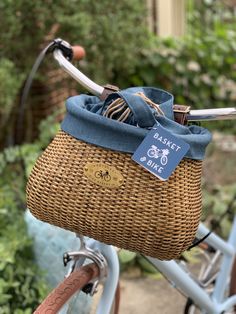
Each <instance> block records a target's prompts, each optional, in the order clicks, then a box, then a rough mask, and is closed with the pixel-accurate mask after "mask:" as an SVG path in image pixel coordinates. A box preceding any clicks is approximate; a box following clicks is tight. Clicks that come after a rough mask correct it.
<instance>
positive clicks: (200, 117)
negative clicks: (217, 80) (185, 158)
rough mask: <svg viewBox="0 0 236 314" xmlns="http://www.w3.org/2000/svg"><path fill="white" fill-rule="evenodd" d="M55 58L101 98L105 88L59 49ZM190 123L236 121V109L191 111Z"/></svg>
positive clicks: (78, 53)
mask: <svg viewBox="0 0 236 314" xmlns="http://www.w3.org/2000/svg"><path fill="white" fill-rule="evenodd" d="M71 48H72V49H73V53H74V59H81V58H82V57H84V56H85V51H84V49H83V48H82V47H80V46H74V47H71ZM53 55H54V58H55V59H56V60H57V62H58V63H59V65H60V66H61V67H62V68H63V69H64V70H65V71H66V72H67V73H68V74H69V75H70V76H72V77H73V78H74V79H75V80H76V81H77V82H79V83H80V84H81V85H82V86H83V87H85V88H86V89H87V90H88V91H89V92H90V93H92V94H93V95H95V96H98V97H100V96H101V95H102V94H103V92H104V87H102V86H100V85H98V84H96V83H95V82H93V81H92V80H90V79H89V78H88V77H87V76H86V75H84V74H83V73H82V72H81V71H79V70H78V69H77V68H76V67H75V66H74V65H73V64H72V63H71V62H70V61H68V60H67V59H66V58H65V57H64V55H63V53H62V51H61V50H60V49H59V48H57V49H55V50H54V52H53ZM187 120H188V121H213V120H236V107H232V108H217V109H216V108H213V109H200V110H190V112H189V113H188V115H187Z"/></svg>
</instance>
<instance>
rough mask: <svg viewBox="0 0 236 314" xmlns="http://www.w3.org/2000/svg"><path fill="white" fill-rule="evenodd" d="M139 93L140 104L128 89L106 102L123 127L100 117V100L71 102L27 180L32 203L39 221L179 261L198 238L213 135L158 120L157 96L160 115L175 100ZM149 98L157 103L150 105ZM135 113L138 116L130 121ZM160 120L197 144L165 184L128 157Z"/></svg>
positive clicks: (151, 92)
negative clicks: (204, 177) (204, 162)
mask: <svg viewBox="0 0 236 314" xmlns="http://www.w3.org/2000/svg"><path fill="white" fill-rule="evenodd" d="M135 91H136V89H135ZM138 91H140V89H138ZM141 91H142V95H144V94H145V95H144V96H142V97H144V98H142V99H141V98H140V96H134V94H133V89H131V92H132V93H130V94H129V92H124V94H122V93H119V95H116V96H115V95H114V94H112V97H110V98H112V100H110V98H109V100H108V103H109V104H108V107H106V102H105V112H106V113H107V115H108V114H110V115H113V116H114V114H113V113H114V110H117V106H118V107H119V113H120V112H121V111H122V110H123V112H124V114H123V113H121V116H122V117H123V118H124V119H126V121H124V122H126V123H123V122H118V121H114V120H112V119H111V118H109V117H107V116H104V115H102V114H101V112H102V111H101V108H104V103H101V102H99V99H98V98H97V97H95V96H86V95H81V96H76V97H72V98H71V99H69V100H68V101H67V116H66V117H65V119H64V121H63V123H62V130H61V131H59V133H58V134H57V135H56V137H55V138H54V140H53V141H52V143H51V144H50V145H49V146H48V147H47V149H46V150H45V152H44V153H43V154H42V156H41V157H39V159H38V160H37V162H36V164H35V166H34V168H33V170H32V173H31V175H30V178H29V181H28V185H27V206H28V208H29V209H30V211H31V212H32V214H33V215H34V216H35V217H37V218H38V219H40V220H43V221H45V222H48V223H50V224H53V225H56V226H59V227H62V228H64V229H68V230H70V231H74V232H76V233H78V234H82V235H85V236H89V237H92V238H94V239H97V240H99V241H101V242H104V243H107V244H112V245H115V246H117V247H120V248H125V249H128V250H131V251H137V252H140V253H142V254H145V255H148V256H153V257H156V258H159V259H162V260H169V259H173V258H177V257H179V255H180V254H181V253H182V252H183V251H184V250H186V249H187V248H188V247H189V246H190V245H191V243H192V241H193V240H194V237H195V234H196V230H197V227H198V224H199V221H200V215H201V169H202V160H201V159H202V158H201V157H202V156H203V151H204V149H202V147H203V146H201V147H200V149H199V147H198V145H205V146H206V145H207V143H208V142H209V134H208V133H207V132H206V131H204V129H202V128H199V127H197V126H196V127H192V128H190V129H188V127H184V126H180V125H179V124H177V123H176V122H173V121H172V120H171V119H169V118H168V117H167V116H165V117H163V116H162V117H161V118H159V117H157V116H155V115H153V112H154V111H155V113H154V114H156V108H157V105H155V103H153V99H154V100H155V101H156V102H160V103H161V101H162V102H163V104H162V105H163V106H162V107H159V109H158V110H159V113H162V112H163V113H165V115H167V114H168V110H167V109H168V108H169V109H170V111H171V110H172V104H173V98H172V96H171V95H170V94H168V93H166V92H164V91H161V90H156V89H153V88H152V89H148V88H142V90H141ZM120 94H121V97H123V95H124V96H125V97H124V98H125V100H126V101H127V104H128V105H129V110H127V109H128V108H126V107H125V106H126V105H124V102H123V101H120V100H119V99H118V98H119V97H120ZM130 95H131V96H130ZM135 95H137V94H135ZM151 96H152V97H153V99H152V102H151V101H149V100H147V97H151ZM117 97H118V98H117ZM113 98H114V99H115V100H114V99H113ZM117 99H118V100H117ZM143 99H144V100H143ZM110 102H111V103H110ZM131 102H132V103H131ZM147 103H148V104H147ZM151 106H152V107H151ZM106 108H108V110H107V109H106ZM150 108H151V109H150ZM120 109H122V110H120ZM130 113H131V114H132V113H134V115H132V116H131V119H130V118H129V116H130ZM129 119H130V120H129ZM136 119H137V120H136ZM156 119H157V120H158V119H159V123H163V125H165V127H168V128H169V129H170V130H171V129H172V130H173V132H177V133H176V134H177V136H179V134H182V135H181V136H182V137H183V136H184V137H186V139H187V141H188V142H189V144H190V147H191V146H192V148H190V150H189V155H191V156H192V155H194V157H195V159H194V158H184V159H182V161H181V162H180V164H179V165H178V166H177V168H176V169H175V171H174V172H173V173H172V175H171V176H170V177H169V179H168V180H167V181H161V180H160V179H158V178H156V177H155V176H154V175H153V174H151V173H150V172H148V171H147V170H145V169H144V168H142V167H141V166H140V165H139V164H137V163H135V162H134V161H133V160H132V159H131V153H132V152H134V151H135V150H136V147H137V146H139V145H140V143H141V142H142V140H143V138H145V136H146V134H147V133H148V129H149V128H150V126H151V125H153V123H155V121H156ZM127 121H128V122H127ZM130 121H131V122H130ZM137 121H138V124H139V126H137ZM127 123H130V124H129V125H128V124H127ZM132 123H133V125H131V124H132ZM141 124H142V125H141ZM185 134H187V136H185ZM197 140H199V143H200V144H198V142H197ZM196 142H197V144H195V143H196ZM204 148H205V147H204ZM199 156H200V158H199ZM187 157H188V156H187Z"/></svg>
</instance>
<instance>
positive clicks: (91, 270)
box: [34, 263, 119, 314]
mask: <svg viewBox="0 0 236 314" xmlns="http://www.w3.org/2000/svg"><path fill="white" fill-rule="evenodd" d="M98 275H99V269H98V267H97V266H96V265H95V264H94V263H92V264H89V265H86V266H83V267H81V268H79V269H78V270H75V271H74V272H72V273H71V274H70V275H69V277H67V278H65V279H64V280H63V281H62V282H61V283H60V284H59V285H58V286H57V287H56V288H55V289H54V290H53V291H52V292H51V293H50V294H49V295H48V296H47V297H46V299H45V300H44V301H43V302H42V303H41V304H40V305H39V306H38V308H37V309H36V310H35V312H34V314H46V313H48V314H56V313H58V312H59V311H60V310H61V309H62V308H63V307H64V306H65V304H67V303H68V301H69V300H70V299H71V297H73V295H74V294H75V293H79V292H80V291H81V290H82V289H83V287H85V286H86V285H87V284H88V283H89V282H90V281H91V280H92V279H95V278H96V277H98ZM113 308H114V310H113V313H114V314H118V308H119V285H118V287H117V291H116V295H115V306H114V307H113Z"/></svg>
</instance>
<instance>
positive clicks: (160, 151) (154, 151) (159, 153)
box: [147, 145, 170, 166]
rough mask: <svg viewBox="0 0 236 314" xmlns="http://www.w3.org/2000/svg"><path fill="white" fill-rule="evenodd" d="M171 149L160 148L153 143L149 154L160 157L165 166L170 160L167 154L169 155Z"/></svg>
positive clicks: (152, 156) (149, 155)
mask: <svg viewBox="0 0 236 314" xmlns="http://www.w3.org/2000/svg"><path fill="white" fill-rule="evenodd" d="M169 153H170V151H169V149H159V148H157V147H156V146H155V145H152V146H151V148H149V150H148V152H147V155H148V157H150V158H159V157H161V158H160V162H161V164H162V165H163V166H165V165H166V164H167V162H168V158H167V155H169Z"/></svg>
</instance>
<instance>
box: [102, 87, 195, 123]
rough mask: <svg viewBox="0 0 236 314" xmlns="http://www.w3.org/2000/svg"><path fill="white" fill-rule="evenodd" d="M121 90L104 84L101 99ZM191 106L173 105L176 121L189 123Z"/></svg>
mask: <svg viewBox="0 0 236 314" xmlns="http://www.w3.org/2000/svg"><path fill="white" fill-rule="evenodd" d="M118 91H119V87H117V86H115V85H110V84H106V85H105V86H104V90H103V93H102V95H101V96H100V99H101V100H102V101H104V100H106V99H107V97H108V96H109V95H110V94H112V93H115V92H118ZM190 108H191V107H190V106H184V105H177V104H175V105H174V106H173V110H174V118H175V122H177V123H179V124H182V125H185V124H187V122H188V120H187V115H188V113H189V112H190Z"/></svg>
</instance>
